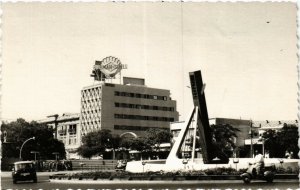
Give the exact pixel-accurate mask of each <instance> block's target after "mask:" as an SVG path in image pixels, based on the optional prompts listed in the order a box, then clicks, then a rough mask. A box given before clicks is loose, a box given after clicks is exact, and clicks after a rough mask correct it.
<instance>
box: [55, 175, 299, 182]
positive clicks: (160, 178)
mask: <svg viewBox="0 0 300 190" xmlns="http://www.w3.org/2000/svg"><path fill="white" fill-rule="evenodd" d="M49 179H50V181H59V180H64V181H70V180H72V181H207V180H241V177H240V176H239V175H203V176H176V175H175V176H122V177H120V176H110V177H106V178H98V177H90V176H86V177H85V176H81V177H71V176H66V175H64V174H57V175H52V176H49ZM274 179H298V175H297V174H277V175H275V178H274Z"/></svg>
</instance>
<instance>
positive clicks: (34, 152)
mask: <svg viewBox="0 0 300 190" xmlns="http://www.w3.org/2000/svg"><path fill="white" fill-rule="evenodd" d="M30 153H31V154H34V162H36V154H39V153H40V152H38V151H30Z"/></svg>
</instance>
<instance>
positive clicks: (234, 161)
mask: <svg viewBox="0 0 300 190" xmlns="http://www.w3.org/2000/svg"><path fill="white" fill-rule="evenodd" d="M233 163H235V170H236V171H238V170H237V164H238V163H239V159H238V158H233Z"/></svg>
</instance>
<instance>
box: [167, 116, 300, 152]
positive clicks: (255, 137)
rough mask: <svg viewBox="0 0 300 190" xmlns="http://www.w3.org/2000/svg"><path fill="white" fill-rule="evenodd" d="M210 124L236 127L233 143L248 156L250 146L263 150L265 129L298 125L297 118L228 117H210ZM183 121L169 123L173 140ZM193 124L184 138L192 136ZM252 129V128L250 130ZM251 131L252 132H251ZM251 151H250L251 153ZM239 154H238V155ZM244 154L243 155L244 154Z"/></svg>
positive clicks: (278, 128)
mask: <svg viewBox="0 0 300 190" xmlns="http://www.w3.org/2000/svg"><path fill="white" fill-rule="evenodd" d="M209 122H210V125H212V124H215V125H225V124H229V125H231V126H232V127H234V128H236V129H238V131H236V135H237V137H236V138H234V139H233V141H234V143H235V145H236V146H237V147H245V148H246V151H247V150H248V153H247V154H248V156H249V153H250V149H251V146H252V149H253V150H252V151H253V152H255V150H258V151H259V152H262V153H263V152H264V150H263V149H264V147H263V143H264V142H263V139H262V135H263V133H264V132H265V131H266V130H270V129H272V130H276V131H278V130H280V129H281V128H282V127H283V126H284V125H288V126H295V127H297V126H298V121H297V120H292V121H290V120H289V121H287V120H284V121H268V120H265V121H251V120H241V119H229V118H213V119H210V121H209ZM183 126H184V122H183V121H179V122H173V123H171V127H170V130H171V133H172V134H173V140H174V141H176V140H177V136H178V135H179V132H180V130H181V129H182V128H183ZM194 127H195V126H193V125H191V128H190V129H189V131H188V135H187V137H186V138H188V137H189V136H192V134H193V131H194ZM251 129H252V130H251ZM251 131H252V132H251ZM251 133H252V138H251ZM253 152H252V153H253ZM238 156H239V155H238ZM244 156H245V155H244Z"/></svg>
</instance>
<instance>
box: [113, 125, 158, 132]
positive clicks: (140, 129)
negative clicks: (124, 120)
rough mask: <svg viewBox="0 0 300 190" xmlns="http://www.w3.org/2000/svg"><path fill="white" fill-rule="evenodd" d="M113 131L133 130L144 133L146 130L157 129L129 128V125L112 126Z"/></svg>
mask: <svg viewBox="0 0 300 190" xmlns="http://www.w3.org/2000/svg"><path fill="white" fill-rule="evenodd" d="M114 129H115V130H135V131H146V130H148V129H157V127H143V126H130V125H114Z"/></svg>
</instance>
